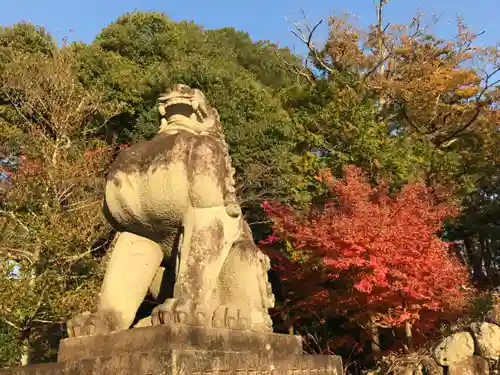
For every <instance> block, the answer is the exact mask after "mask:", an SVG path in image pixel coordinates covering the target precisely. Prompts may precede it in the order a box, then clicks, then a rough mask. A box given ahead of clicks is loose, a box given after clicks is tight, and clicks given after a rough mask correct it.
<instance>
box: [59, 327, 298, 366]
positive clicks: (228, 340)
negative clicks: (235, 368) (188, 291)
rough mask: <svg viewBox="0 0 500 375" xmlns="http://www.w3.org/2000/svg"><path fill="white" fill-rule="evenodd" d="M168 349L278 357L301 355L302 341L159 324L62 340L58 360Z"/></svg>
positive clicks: (269, 335) (244, 332) (270, 335)
mask: <svg viewBox="0 0 500 375" xmlns="http://www.w3.org/2000/svg"><path fill="white" fill-rule="evenodd" d="M168 349H182V350H190V349H191V350H196V349H197V350H205V351H210V350H214V351H231V352H254V353H258V352H265V353H270V354H272V355H274V356H280V357H281V356H288V355H292V356H293V355H299V354H302V340H301V338H300V336H292V335H281V334H276V333H265V332H253V331H236V330H228V329H215V328H201V327H192V326H185V325H160V326H154V327H145V328H136V329H133V330H124V331H118V332H113V333H111V334H108V335H95V336H86V337H78V338H71V339H65V340H63V341H61V344H60V346H59V355H58V361H60V362H61V361H68V360H75V359H81V358H94V357H101V356H112V355H122V354H126V353H133V352H136V351H140V352H149V351H153V350H168Z"/></svg>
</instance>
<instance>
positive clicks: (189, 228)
mask: <svg viewBox="0 0 500 375" xmlns="http://www.w3.org/2000/svg"><path fill="white" fill-rule="evenodd" d="M184 223H185V224H184V234H183V242H182V245H181V249H180V257H179V268H178V270H179V271H178V274H177V278H176V282H175V287H174V298H173V299H169V300H167V301H165V303H164V304H162V305H160V306H158V307H157V308H156V309H155V312H154V316H153V323H154V324H158V323H164V324H166V323H182V324H194V325H199V326H211V325H212V323H211V320H212V316H213V311H214V309H215V307H216V306H215V305H214V303H213V301H211V296H212V294H213V291H214V289H215V286H216V283H217V279H218V277H219V274H220V271H221V269H222V266H223V264H224V262H225V260H226V258H227V256H228V254H229V251H230V250H231V247H232V245H233V243H234V242H235V241H236V239H237V238H238V237H239V235H240V233H241V219H240V218H233V217H230V216H229V215H228V214H227V213H226V209H225V207H223V206H222V207H209V208H191V209H190V210H189V212H188V213H187V215H186V218H185V221H184ZM242 318H243V317H242ZM238 319H239V318H238V315H237V314H236V316H235V320H236V321H235V327H234V328H236V326H238V324H237V320H238Z"/></svg>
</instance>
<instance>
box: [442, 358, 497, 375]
mask: <svg viewBox="0 0 500 375" xmlns="http://www.w3.org/2000/svg"><path fill="white" fill-rule="evenodd" d="M489 373H490V368H489V363H488V361H487V360H486V359H484V358H482V357H478V356H473V357H469V358H467V359H464V360H462V361H460V362H458V363H455V364H453V365H450V366H449V367H448V375H488V374H489Z"/></svg>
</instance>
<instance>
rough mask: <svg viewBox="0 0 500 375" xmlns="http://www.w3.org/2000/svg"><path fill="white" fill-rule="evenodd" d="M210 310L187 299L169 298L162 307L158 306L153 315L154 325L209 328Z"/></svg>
mask: <svg viewBox="0 0 500 375" xmlns="http://www.w3.org/2000/svg"><path fill="white" fill-rule="evenodd" d="M210 316H211V314H210V312H209V309H208V308H206V307H203V306H200V305H196V304H195V303H192V302H189V301H187V300H185V299H175V298H169V299H167V300H166V301H165V302H164V303H162V304H161V305H158V306H156V307H155V308H154V309H153V311H152V314H151V320H152V324H153V325H159V324H186V325H194V326H207V322H208V320H209V317H210Z"/></svg>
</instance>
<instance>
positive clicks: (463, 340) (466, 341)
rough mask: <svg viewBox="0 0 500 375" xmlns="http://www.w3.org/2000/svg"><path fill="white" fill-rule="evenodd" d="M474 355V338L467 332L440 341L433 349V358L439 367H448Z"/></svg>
mask: <svg viewBox="0 0 500 375" xmlns="http://www.w3.org/2000/svg"><path fill="white" fill-rule="evenodd" d="M473 354H474V338H473V337H472V335H471V334H470V333H468V332H457V333H454V334H453V335H451V336H448V337H445V338H444V339H442V340H441V341H440V342H439V343H438V345H436V347H435V348H434V351H433V357H434V359H435V360H436V362H437V363H438V364H439V365H441V366H450V365H451V364H453V363H457V362H460V361H462V360H464V359H467V358H468V357H471V356H472V355H473Z"/></svg>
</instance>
